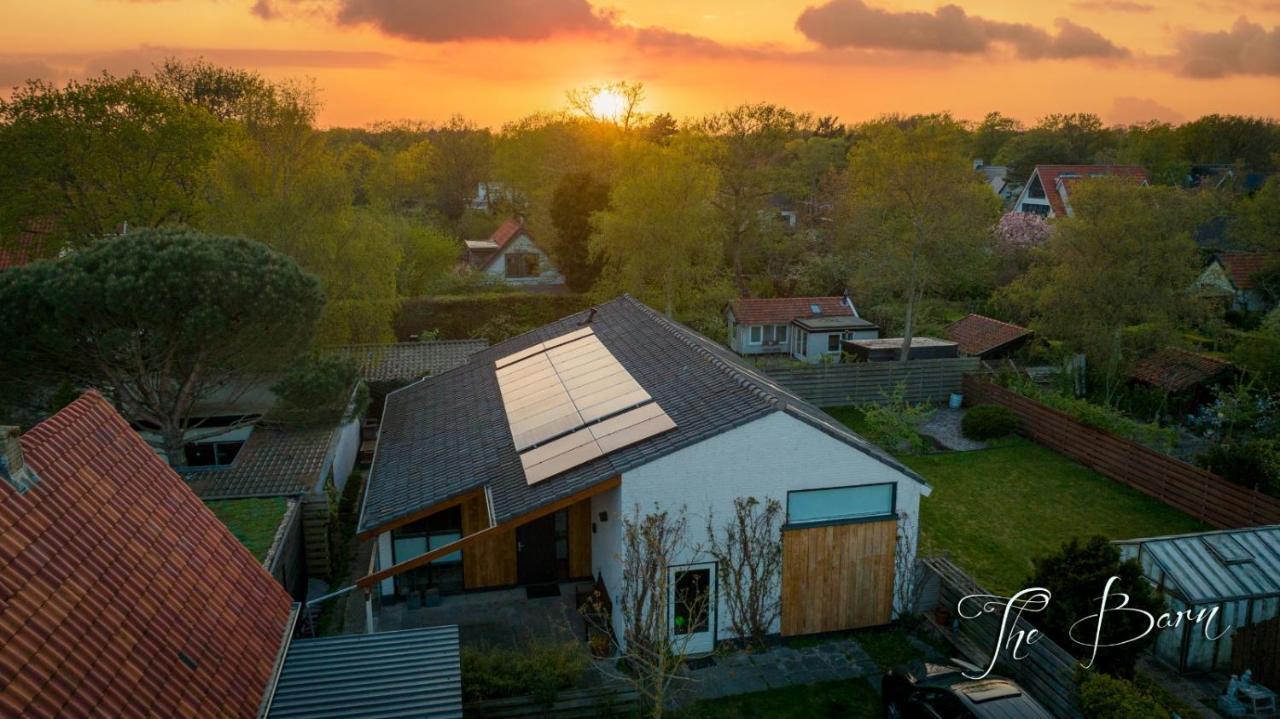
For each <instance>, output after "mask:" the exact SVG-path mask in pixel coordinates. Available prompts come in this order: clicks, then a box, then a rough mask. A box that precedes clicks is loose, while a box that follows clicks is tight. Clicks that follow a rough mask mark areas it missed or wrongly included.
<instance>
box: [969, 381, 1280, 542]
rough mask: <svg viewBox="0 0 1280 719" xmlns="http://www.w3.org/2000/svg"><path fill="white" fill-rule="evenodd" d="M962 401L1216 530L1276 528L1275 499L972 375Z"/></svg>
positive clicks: (1279, 502) (1279, 511) (1279, 509)
mask: <svg viewBox="0 0 1280 719" xmlns="http://www.w3.org/2000/svg"><path fill="white" fill-rule="evenodd" d="M964 394H965V401H966V402H967V403H969V404H998V405H1002V406H1004V407H1008V408H1009V409H1010V410H1012V411H1013V413H1014V414H1016V415H1017V416H1018V420H1019V431H1021V432H1022V434H1024V435H1026V436H1027V437H1029V438H1030V439H1032V440H1034V441H1035V442H1037V443H1039V444H1042V445H1044V446H1046V447H1048V448H1050V449H1052V450H1054V451H1055V452H1058V453H1060V454H1063V455H1066V456H1067V457H1070V458H1072V459H1074V460H1075V461H1077V462H1079V463H1080V464H1083V465H1084V466H1086V467H1088V468H1090V469H1092V470H1094V471H1095V472H1097V473H1098V474H1101V475H1103V476H1104V477H1107V478H1109V479H1113V480H1115V481H1117V482H1120V483H1121V484H1127V485H1129V486H1130V487H1133V488H1134V489H1136V490H1138V491H1139V492H1142V493H1143V494H1145V495H1147V496H1149V497H1152V498H1153V499H1157V500H1159V501H1161V502H1163V503H1165V504H1167V505H1169V506H1170V507H1173V508H1174V509H1177V510H1179V511H1182V512H1185V513H1187V514H1189V515H1191V516H1192V517H1195V518H1196V519H1199V520H1200V521H1202V522H1204V523H1205V524H1209V525H1211V526H1213V527H1217V528H1219V529H1235V528H1239V527H1254V526H1261V525H1267V524H1280V499H1276V498H1275V497H1271V496H1268V495H1266V494H1263V493H1262V492H1259V491H1257V490H1256V489H1249V488H1247V487H1243V486H1241V485H1238V484H1234V483H1232V482H1229V481H1227V480H1225V479H1223V478H1222V477H1219V476H1218V475H1216V474H1213V473H1212V472H1207V471H1205V470H1203V469H1200V468H1199V467H1196V466H1193V465H1190V464H1187V463H1186V462H1183V461H1181V460H1179V459H1175V458H1173V457H1170V456H1169V455H1167V454H1164V453H1162V452H1157V451H1156V450H1154V449H1151V448H1149V447H1145V446H1143V445H1141V444H1138V443H1137V442H1134V441H1132V440H1129V439H1125V438H1123V437H1119V436H1117V435H1114V434H1111V433H1110V432H1105V431H1103V430H1100V429H1095V428H1093V427H1088V426H1086V425H1084V424H1081V423H1080V422H1077V421H1076V420H1075V419H1073V418H1071V417H1070V416H1068V415H1067V414H1065V413H1063V412H1060V411H1058V410H1056V409H1053V408H1052V407H1049V406H1047V405H1044V404H1042V403H1040V402H1037V401H1035V400H1033V399H1030V398H1027V397H1024V396H1022V395H1020V394H1018V393H1016V392H1013V391H1012V390H1008V389H1005V388H1004V387H1001V386H999V385H997V384H995V383H993V382H991V381H990V380H987V379H984V378H982V377H979V376H975V375H966V376H965V378H964Z"/></svg>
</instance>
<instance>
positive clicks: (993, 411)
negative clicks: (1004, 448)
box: [960, 404, 1018, 442]
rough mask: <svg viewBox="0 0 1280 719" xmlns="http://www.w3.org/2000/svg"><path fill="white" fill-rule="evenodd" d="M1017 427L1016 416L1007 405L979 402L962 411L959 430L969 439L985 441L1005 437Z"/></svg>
mask: <svg viewBox="0 0 1280 719" xmlns="http://www.w3.org/2000/svg"><path fill="white" fill-rule="evenodd" d="M1017 429H1018V416H1017V415H1015V414H1014V413H1013V412H1012V411H1010V410H1009V408H1008V407H1001V406H1000V405H998V404H980V405H978V406H977V407H973V408H970V409H969V411H968V412H965V413H964V419H963V420H962V421H961V422H960V431H961V432H963V433H964V436H966V437H968V438H969V439H972V440H975V441H978V442H985V441H987V440H989V439H998V438H1000V437H1007V436H1009V435H1011V434H1013V433H1014V432H1016V431H1017Z"/></svg>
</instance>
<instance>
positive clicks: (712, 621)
mask: <svg viewBox="0 0 1280 719" xmlns="http://www.w3.org/2000/svg"><path fill="white" fill-rule="evenodd" d="M669 571H670V576H669V578H668V579H669V586H670V590H669V591H670V598H669V599H670V601H668V602H667V606H668V607H669V609H668V622H669V626H670V627H671V640H672V642H673V644H674V645H675V646H674V649H675V650H676V651H681V650H683V651H684V653H685V654H707V653H709V652H711V651H713V650H714V649H715V647H716V638H715V635H716V565H715V563H714V562H711V563H704V564H685V565H681V566H676V567H671V568H670V570H669Z"/></svg>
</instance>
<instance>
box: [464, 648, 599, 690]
mask: <svg viewBox="0 0 1280 719" xmlns="http://www.w3.org/2000/svg"><path fill="white" fill-rule="evenodd" d="M587 664H588V660H587V655H586V652H585V651H584V649H583V647H582V645H581V644H580V643H578V642H532V643H529V644H526V645H524V646H521V647H518V648H506V647H498V648H491V649H475V648H466V647H464V648H463V650H462V697H463V700H464V701H468V702H474V701H481V700H484V699H501V698H504V697H518V696H524V695H526V694H529V695H532V696H533V697H534V699H535V700H537V701H538V702H540V703H542V704H551V703H552V702H554V701H555V699H556V694H557V693H558V692H560V691H561V690H563V689H570V688H572V687H573V686H574V685H576V684H577V683H578V680H579V679H581V678H582V674H583V672H585V671H586V670H587Z"/></svg>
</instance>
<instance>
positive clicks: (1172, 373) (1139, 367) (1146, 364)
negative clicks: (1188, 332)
mask: <svg viewBox="0 0 1280 719" xmlns="http://www.w3.org/2000/svg"><path fill="white" fill-rule="evenodd" d="M1232 369H1233V366H1232V364H1231V363H1230V362H1227V361H1226V360H1221V359H1217V358H1216V357H1209V356H1207V355H1202V354H1200V353H1198V352H1188V351H1187V350H1183V349H1178V348H1176V347H1164V348H1162V349H1160V350H1157V351H1156V352H1153V353H1152V354H1150V355H1148V356H1146V357H1143V358H1142V359H1140V360H1138V361H1137V362H1135V363H1134V364H1133V367H1131V368H1130V369H1129V378H1130V379H1132V380H1134V381H1135V382H1140V383H1142V384H1145V385H1147V386H1149V387H1155V388H1156V389H1159V390H1161V391H1162V392H1164V394H1165V395H1167V396H1168V397H1170V398H1174V401H1175V404H1174V406H1173V409H1174V410H1175V411H1177V412H1190V411H1194V410H1195V409H1196V408H1197V407H1199V406H1200V405H1202V404H1204V403H1206V402H1210V401H1212V400H1213V399H1214V397H1215V396H1216V394H1217V393H1216V392H1215V391H1214V390H1213V386H1214V385H1216V384H1218V383H1221V382H1223V381H1226V380H1228V379H1230V375H1231V370H1232Z"/></svg>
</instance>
